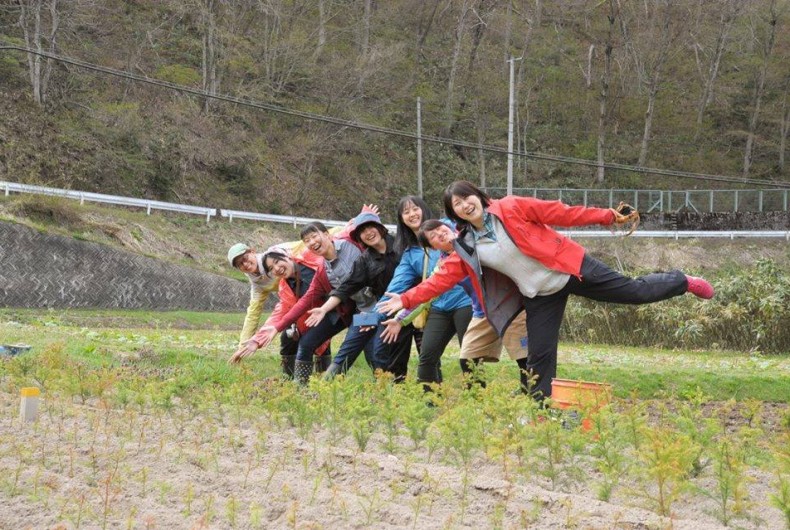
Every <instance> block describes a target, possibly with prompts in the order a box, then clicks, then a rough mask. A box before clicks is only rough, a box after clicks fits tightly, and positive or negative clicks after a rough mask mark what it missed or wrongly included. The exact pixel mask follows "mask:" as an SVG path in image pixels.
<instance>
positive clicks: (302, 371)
mask: <svg viewBox="0 0 790 530" xmlns="http://www.w3.org/2000/svg"><path fill="white" fill-rule="evenodd" d="M311 375H313V363H312V361H300V360H299V359H297V360H296V362H294V381H296V382H297V383H298V384H300V385H302V386H305V385H307V382H308V381H310V376H311Z"/></svg>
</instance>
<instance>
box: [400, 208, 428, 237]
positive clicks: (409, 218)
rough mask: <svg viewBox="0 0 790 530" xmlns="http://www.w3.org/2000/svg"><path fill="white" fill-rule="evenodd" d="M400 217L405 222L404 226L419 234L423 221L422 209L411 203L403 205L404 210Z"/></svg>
mask: <svg viewBox="0 0 790 530" xmlns="http://www.w3.org/2000/svg"><path fill="white" fill-rule="evenodd" d="M400 217H401V219H402V220H403V224H405V225H406V226H407V227H409V228H411V230H412V232H417V230H418V229H419V228H420V224H421V223H422V221H423V219H422V208H420V207H419V206H417V205H416V204H414V203H413V202H411V201H409V202H407V203H406V204H404V205H403V209H402V210H401V211H400Z"/></svg>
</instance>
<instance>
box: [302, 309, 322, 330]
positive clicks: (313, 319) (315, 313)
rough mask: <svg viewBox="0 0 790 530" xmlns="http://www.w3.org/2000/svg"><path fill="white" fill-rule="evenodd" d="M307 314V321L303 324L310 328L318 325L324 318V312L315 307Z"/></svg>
mask: <svg viewBox="0 0 790 530" xmlns="http://www.w3.org/2000/svg"><path fill="white" fill-rule="evenodd" d="M308 313H310V316H309V317H307V320H305V324H307V326H308V327H311V328H314V327H316V326H317V325H318V324H320V323H321V321H322V320H323V319H324V317H325V316H326V311H324V309H322V308H320V307H316V308H314V309H311V310H309V311H308Z"/></svg>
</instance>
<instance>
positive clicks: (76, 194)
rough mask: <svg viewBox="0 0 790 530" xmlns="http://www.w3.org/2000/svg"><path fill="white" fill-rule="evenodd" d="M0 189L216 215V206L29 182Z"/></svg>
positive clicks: (4, 184) (5, 184)
mask: <svg viewBox="0 0 790 530" xmlns="http://www.w3.org/2000/svg"><path fill="white" fill-rule="evenodd" d="M0 189H2V190H5V195H6V196H8V195H9V194H10V192H12V191H13V192H15V193H33V194H37V195H53V196H55V197H65V198H67V199H75V200H78V201H80V204H83V203H84V202H85V201H90V202H100V203H104V204H119V205H121V206H134V207H137V208H145V210H146V213H147V214H148V215H151V210H167V211H171V212H180V213H188V214H196V215H204V216H206V222H208V221H209V220H211V217H212V216H215V215H217V209H216V208H208V207H205V206H189V205H187V204H176V203H174V202H162V201H152V200H148V199H135V198H133V197H118V196H116V195H105V194H103V193H91V192H89V191H73V190H62V189H58V188H47V187H44V186H33V185H30V184H16V183H14V182H4V181H0Z"/></svg>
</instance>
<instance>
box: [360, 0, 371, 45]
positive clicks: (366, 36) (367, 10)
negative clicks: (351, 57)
mask: <svg viewBox="0 0 790 530" xmlns="http://www.w3.org/2000/svg"><path fill="white" fill-rule="evenodd" d="M372 3H373V0H362V24H361V25H360V31H359V53H360V55H361V56H362V57H363V58H365V57H366V56H367V55H368V53H370V18H371V14H372V11H373V5H372Z"/></svg>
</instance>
